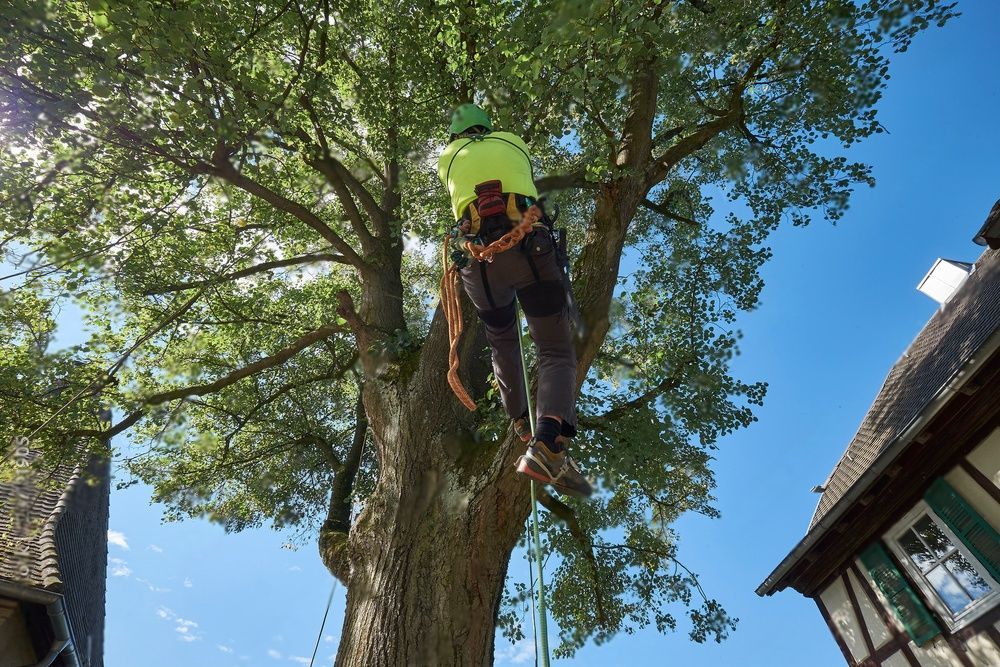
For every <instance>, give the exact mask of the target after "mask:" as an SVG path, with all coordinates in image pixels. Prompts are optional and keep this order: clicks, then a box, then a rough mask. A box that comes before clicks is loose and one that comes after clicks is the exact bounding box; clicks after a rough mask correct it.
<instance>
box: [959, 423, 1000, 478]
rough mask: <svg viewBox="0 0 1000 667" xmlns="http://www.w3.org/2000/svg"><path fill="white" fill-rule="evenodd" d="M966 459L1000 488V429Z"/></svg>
mask: <svg viewBox="0 0 1000 667" xmlns="http://www.w3.org/2000/svg"><path fill="white" fill-rule="evenodd" d="M965 458H967V459H968V460H969V463H971V464H972V465H974V466H976V467H977V468H979V471H980V472H982V473H983V474H984V475H986V476H987V477H988V478H990V479H991V480H993V483H994V484H996V485H998V486H1000V428H998V429H997V430H995V431H993V433H991V434H990V435H989V436H987V437H986V439H985V440H983V441H982V442H981V443H980V444H979V445H978V446H977V447H976V448H975V449H973V450H972V451H971V452H970V453H969V455H968V456H967V457H965Z"/></svg>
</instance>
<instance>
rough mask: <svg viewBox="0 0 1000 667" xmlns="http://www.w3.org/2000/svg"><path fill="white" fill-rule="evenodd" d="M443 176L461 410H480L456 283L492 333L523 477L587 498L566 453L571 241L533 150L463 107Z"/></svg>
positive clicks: (453, 361)
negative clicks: (527, 367) (544, 190)
mask: <svg viewBox="0 0 1000 667" xmlns="http://www.w3.org/2000/svg"><path fill="white" fill-rule="evenodd" d="M438 176H439V177H440V178H441V182H442V183H444V185H445V187H447V188H448V193H449V194H450V196H451V206H452V211H453V212H454V215H455V219H456V220H457V221H458V222H457V223H456V225H455V227H454V228H453V230H452V232H451V234H450V235H449V237H446V239H445V250H444V262H445V275H444V277H443V279H442V301H443V302H444V304H445V313H446V315H448V320H449V324H450V334H451V340H452V351H451V358H450V365H451V369H450V371H449V382H450V383H451V386H452V388H453V389H454V390H455V393H456V395H458V396H459V398H460V399H461V400H462V402H463V403H464V404H465V405H466V406H467V407H469V409H475V403H474V402H473V401H472V399H471V398H469V396H468V394H467V393H466V392H465V389H464V387H462V385H461V381H460V380H458V375H457V367H458V359H457V351H456V350H457V339H458V336H459V335H460V334H461V313H460V312H458V297H457V290H456V289H455V286H456V285H457V278H455V274H456V273H457V274H458V276H460V277H461V281H462V284H463V285H464V287H465V292H466V294H468V296H469V299H470V300H471V301H472V303H473V305H474V306H475V308H476V311H477V312H478V313H479V317H480V319H481V320H482V321H483V324H484V326H485V328H486V339H487V340H488V341H489V344H490V347H491V349H492V356H493V371H494V375H495V376H496V379H497V383H498V384H499V385H500V396H501V398H502V400H503V405H504V408H505V410H506V411H507V414H508V415H509V416H510V418H511V419H512V420H513V428H514V431H515V433H516V434H517V435H518V437H520V438H521V440H522V441H524V442H527V443H528V448H527V451H526V452H525V453H524V455H523V456H521V458H520V459H519V460H518V465H517V471H518V472H519V473H521V474H522V475H526V476H528V477H531V478H533V479H536V480H538V481H540V482H542V483H545V484H551V485H552V486H553V487H555V488H556V489H557V490H559V491H561V492H564V493H569V494H573V495H582V496H589V495H590V493H591V491H592V489H591V486H590V483H589V482H588V481H587V480H586V478H585V477H584V476H583V474H582V473H581V472H580V468H579V466H578V465H577V464H576V462H575V461H573V459H572V458H571V457H570V456H569V454H568V452H567V447H568V445H569V442H570V440H569V439H570V438H571V437H573V436H574V435H575V434H576V411H575V408H574V402H575V401H574V395H575V384H576V351H575V348H574V343H573V333H572V330H571V327H570V322H571V318H572V315H573V314H575V306H574V305H573V301H572V292H571V291H570V290H569V289H568V278H567V276H568V267H567V266H566V262H565V234H564V230H558V231H559V232H562V233H561V234H560V235H559V242H558V243H557V241H556V239H555V238H554V234H555V233H556V232H555V231H554V230H553V229H552V225H551V222H550V221H549V219H548V218H547V217H546V216H545V214H544V211H543V209H542V204H541V202H540V201H539V200H538V192H537V190H536V188H535V183H534V179H533V177H532V167H531V157H530V155H529V154H528V147H527V146H526V145H525V143H524V141H522V140H521V138H520V137H518V136H516V135H514V134H511V133H509V132H494V131H493V125H492V123H491V121H490V117H489V116H488V115H487V113H486V112H485V111H484V110H483V109H481V108H480V107H478V106H476V105H474V104H463V105H461V106H459V107H458V108H457V109H455V111H454V113H453V114H452V120H451V136H450V141H449V143H448V146H447V148H445V150H444V152H443V153H442V154H441V157H440V159H439V160H438ZM449 238H450V239H454V240H453V241H452V243H453V244H454V245H457V246H458V248H459V250H457V251H455V252H452V253H451V256H450V259H451V260H452V261H453V262H454V263H453V264H452V266H450V267H449V266H448V259H449V255H448V241H449ZM515 296H516V298H517V300H518V302H519V303H520V304H521V309H522V310H523V311H524V314H525V317H526V318H527V320H528V330H529V332H530V333H531V338H532V340H533V341H534V343H535V347H536V350H537V353H538V364H537V368H538V391H537V394H538V395H537V402H536V410H535V412H536V414H537V421H536V428H535V433H534V437H532V433H531V428H530V421H529V419H528V397H527V395H526V393H525V388H524V381H523V376H522V359H521V354H520V349H519V341H518V336H519V335H520V326H519V324H518V323H517V322H516V321H515V320H516V316H515V312H516V310H515V304H514V299H515ZM456 312H457V313H458V314H457V315H456ZM575 321H577V322H578V321H579V319H578V318H576V320H575Z"/></svg>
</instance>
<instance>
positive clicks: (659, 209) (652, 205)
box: [642, 197, 698, 227]
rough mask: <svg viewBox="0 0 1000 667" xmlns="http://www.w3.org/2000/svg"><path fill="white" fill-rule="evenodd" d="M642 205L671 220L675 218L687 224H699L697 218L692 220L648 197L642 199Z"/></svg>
mask: <svg viewBox="0 0 1000 667" xmlns="http://www.w3.org/2000/svg"><path fill="white" fill-rule="evenodd" d="M642 205H643V206H644V207H645V208H648V209H649V210H650V211H653V212H654V213H659V214H660V215H662V216H663V217H664V218H668V219H670V220H675V221H677V222H683V223H684V224H686V225H693V226H695V227H697V226H698V221H697V220H692V219H691V218H687V217H685V216H683V215H680V214H679V213H674V212H673V211H671V210H670V209H668V208H667V207H666V206H663V205H661V204H657V203H656V202H654V201H652V200H651V199H649V198H648V197H647V198H646V199H644V200H642Z"/></svg>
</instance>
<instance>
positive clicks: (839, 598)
mask: <svg viewBox="0 0 1000 667" xmlns="http://www.w3.org/2000/svg"><path fill="white" fill-rule="evenodd" d="M819 598H820V600H821V601H822V602H823V606H824V607H826V612H827V613H828V614H830V620H832V621H833V624H834V626H836V628H837V630H838V632H839V633H840V636H841V637H842V638H843V639H844V643H846V644H847V648H848V649H849V650H850V652H851V655H852V656H854V659H855V660H858V661H860V660H864V659H865V658H867V657H868V647H866V646H865V640H864V637H863V636H862V635H861V627H860V626H859V625H858V619H857V618H855V616H854V609H853V608H852V607H851V600H850V598H848V597H847V589H846V588H844V582H843V580H842V579H840V578H839V577H838V578H837V580H836V581H834V582H833V583H832V584H830V585H829V586H828V587H827V588H826V589H825V590H824V591H823V592H822V593H820V594H819Z"/></svg>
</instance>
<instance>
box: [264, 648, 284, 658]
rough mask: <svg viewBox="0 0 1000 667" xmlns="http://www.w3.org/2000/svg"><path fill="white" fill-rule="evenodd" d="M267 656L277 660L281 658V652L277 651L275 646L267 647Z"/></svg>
mask: <svg viewBox="0 0 1000 667" xmlns="http://www.w3.org/2000/svg"><path fill="white" fill-rule="evenodd" d="M267 657H269V658H274V659H275V660H281V653H279V652H278V651H275V650H274V649H273V648H269V649H267Z"/></svg>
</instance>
